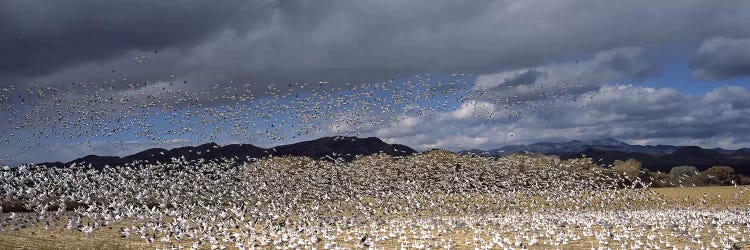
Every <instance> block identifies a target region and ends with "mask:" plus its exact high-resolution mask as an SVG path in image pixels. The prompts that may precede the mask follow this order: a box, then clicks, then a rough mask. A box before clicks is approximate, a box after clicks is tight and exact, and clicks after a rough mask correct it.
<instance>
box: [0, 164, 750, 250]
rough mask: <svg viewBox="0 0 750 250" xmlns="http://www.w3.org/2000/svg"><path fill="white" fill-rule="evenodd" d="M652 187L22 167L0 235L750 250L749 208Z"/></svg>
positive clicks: (524, 174) (397, 172) (368, 170)
mask: <svg viewBox="0 0 750 250" xmlns="http://www.w3.org/2000/svg"><path fill="white" fill-rule="evenodd" d="M649 186H650V182H649V181H647V180H641V179H639V178H628V177H626V176H622V175H619V174H618V173H614V172H613V170H612V169H610V168H603V167H599V166H597V165H595V164H594V163H593V162H592V161H591V160H590V159H573V160H564V161H563V160H560V159H558V158H556V157H547V156H527V155H513V156H507V157H500V158H485V157H470V156H458V155H454V154H451V153H448V152H443V151H430V152H425V153H422V154H417V155H413V156H408V157H389V156H385V155H371V156H363V157H358V158H357V159H355V160H354V161H351V162H340V161H325V160H320V161H316V160H312V159H309V158H302V157H277V158H265V159H255V160H254V161H252V162H250V163H246V164H240V163H237V161H235V159H225V160H224V161H220V162H219V161H204V160H198V161H195V162H188V161H186V160H184V159H179V158H173V159H172V162H167V163H159V164H150V165H139V164H137V163H134V164H128V165H125V166H118V167H109V168H104V169H102V170H96V169H92V168H88V167H87V166H80V165H78V166H71V167H65V168H48V167H33V166H24V167H19V168H13V169H11V168H6V169H3V170H2V171H0V199H2V201H3V203H2V204H3V206H4V207H3V208H2V211H3V213H2V215H1V216H0V236H1V235H7V236H12V235H16V234H22V233H24V232H26V231H34V232H36V234H37V235H38V236H37V237H45V236H44V235H45V234H50V233H49V232H60V233H62V234H77V235H79V236H80V237H81V238H96V237H107V234H116V235H115V236H116V237H118V241H117V242H120V243H121V244H125V245H128V244H129V245H132V246H136V247H137V248H151V249H154V248H155V249H225V248H230V249H269V248H275V249H536V248H542V249H551V248H575V249H582V248H586V249H589V248H591V249H733V248H740V247H748V246H750V204H740V203H737V204H734V205H731V204H728V203H727V204H724V205H721V204H711V203H710V202H707V200H708V199H709V198H710V197H707V196H708V195H706V194H704V195H703V196H702V197H700V196H698V197H689V195H687V196H686V197H685V202H688V203H691V202H692V205H678V204H676V203H674V202H671V201H670V200H668V199H666V198H664V197H663V196H660V195H658V194H656V193H655V192H654V191H653V189H650V188H649ZM728 188H732V189H733V190H734V191H733V192H735V194H734V196H733V198H729V199H736V200H747V199H748V197H747V196H748V195H749V194H748V191H750V190H748V188H747V187H745V186H737V187H728ZM11 211H14V212H11ZM1 242H2V240H0V244H1Z"/></svg>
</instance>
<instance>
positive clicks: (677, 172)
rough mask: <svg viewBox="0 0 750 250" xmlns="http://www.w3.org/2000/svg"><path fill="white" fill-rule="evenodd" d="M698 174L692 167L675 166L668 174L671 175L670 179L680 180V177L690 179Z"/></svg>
mask: <svg viewBox="0 0 750 250" xmlns="http://www.w3.org/2000/svg"><path fill="white" fill-rule="evenodd" d="M697 172H698V169H697V168H695V167H693V166H677V167H673V168H672V170H670V171H669V174H670V175H672V178H675V179H676V178H680V177H692V176H694V175H695V174H696V173H697Z"/></svg>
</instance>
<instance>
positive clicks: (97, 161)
mask: <svg viewBox="0 0 750 250" xmlns="http://www.w3.org/2000/svg"><path fill="white" fill-rule="evenodd" d="M374 153H385V154H388V155H391V156H406V155H410V154H414V153H417V151H416V150H414V149H412V148H410V147H407V146H404V145H400V144H388V143H385V142H383V141H382V140H380V139H378V138H376V137H368V138H357V137H343V136H336V137H323V138H319V139H316V140H310V141H303V142H298V143H294V144H288V145H281V146H276V147H272V148H261V147H257V146H254V145H251V144H230V145H226V146H220V145H218V144H216V143H206V144H202V145H199V146H188V147H179V148H174V149H169V150H167V149H163V148H152V149H148V150H144V151H141V152H139V153H136V154H132V155H128V156H125V157H118V156H98V155H88V156H84V157H82V158H78V159H75V160H72V161H69V162H65V163H63V162H47V163H40V164H36V165H38V166H52V167H62V166H69V165H71V164H74V163H75V164H85V165H88V164H91V166H92V167H94V168H103V167H105V166H119V165H124V164H127V163H134V162H140V163H157V162H170V161H171V160H172V158H184V159H186V160H188V161H192V160H197V159H204V160H207V161H209V160H220V159H229V158H234V159H237V160H238V161H240V162H247V161H249V160H250V159H252V158H263V157H270V156H307V157H311V158H313V159H335V158H341V159H343V160H345V161H351V160H353V159H354V158H355V157H356V156H357V155H370V154H374Z"/></svg>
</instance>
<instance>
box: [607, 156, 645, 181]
mask: <svg viewBox="0 0 750 250" xmlns="http://www.w3.org/2000/svg"><path fill="white" fill-rule="evenodd" d="M612 165H614V167H613V168H614V170H615V172H617V173H618V174H622V175H625V176H627V177H630V178H633V177H637V176H641V174H642V173H643V171H642V167H641V163H640V162H639V161H637V160H635V159H628V160H626V161H621V160H615V162H614V164H612Z"/></svg>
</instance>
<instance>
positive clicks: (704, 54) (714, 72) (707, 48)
mask: <svg viewBox="0 0 750 250" xmlns="http://www.w3.org/2000/svg"><path fill="white" fill-rule="evenodd" d="M690 67H691V68H692V69H693V77H694V78H698V79H708V80H717V79H727V78H733V77H741V76H749V75H750V39H732V38H724V37H720V38H714V39H710V40H708V41H705V42H703V44H701V46H700V48H699V49H698V53H697V54H696V55H695V57H693V60H692V61H691V62H690Z"/></svg>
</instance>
